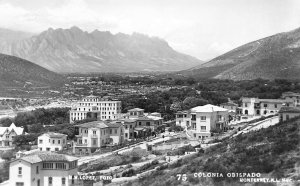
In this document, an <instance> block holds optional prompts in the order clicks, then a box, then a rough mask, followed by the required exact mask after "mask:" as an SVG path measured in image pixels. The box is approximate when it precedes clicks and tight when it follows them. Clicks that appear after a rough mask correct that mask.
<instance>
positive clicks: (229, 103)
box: [220, 102, 238, 106]
mask: <svg viewBox="0 0 300 186" xmlns="http://www.w3.org/2000/svg"><path fill="white" fill-rule="evenodd" d="M220 105H221V106H222V105H224V106H238V104H236V103H232V102H227V103H221V104H220Z"/></svg>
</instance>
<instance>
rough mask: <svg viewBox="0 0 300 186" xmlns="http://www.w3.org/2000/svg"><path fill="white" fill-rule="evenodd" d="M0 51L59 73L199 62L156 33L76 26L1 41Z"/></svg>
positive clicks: (163, 67) (153, 68)
mask: <svg viewBox="0 0 300 186" xmlns="http://www.w3.org/2000/svg"><path fill="white" fill-rule="evenodd" d="M0 52H2V53H5V54H9V55H13V56H18V57H21V58H24V59H27V60H30V61H32V62H34V63H36V64H38V65H40V66H42V67H44V68H47V69H49V70H51V71H54V72H60V73H63V72H69V73H70V72H81V73H89V72H136V71H176V70H184V69H187V68H191V67H193V66H195V65H198V64H201V63H202V61H200V60H198V59H196V58H194V57H191V56H188V55H185V54H181V53H178V52H176V51H175V50H173V49H172V48H171V47H170V46H169V45H168V43H167V42H166V41H164V40H162V39H159V38H156V37H148V36H146V35H142V34H137V33H134V34H132V35H127V34H122V33H118V34H116V35H113V34H111V33H110V32H101V31H98V30H95V31H93V32H91V33H88V32H85V31H82V30H81V29H79V28H78V27H72V28H70V29H55V30H54V29H51V28H50V29H48V30H47V31H44V32H42V33H41V34H39V35H36V36H33V37H31V38H28V39H24V40H22V41H19V42H14V43H12V44H8V43H4V44H1V43H0Z"/></svg>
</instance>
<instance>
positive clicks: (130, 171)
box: [122, 169, 135, 177]
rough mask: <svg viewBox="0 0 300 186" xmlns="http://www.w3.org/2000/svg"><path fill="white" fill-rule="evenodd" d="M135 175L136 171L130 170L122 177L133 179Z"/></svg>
mask: <svg viewBox="0 0 300 186" xmlns="http://www.w3.org/2000/svg"><path fill="white" fill-rule="evenodd" d="M133 175H135V171H134V170H133V169H129V170H127V171H124V172H123V173H122V177H131V176H133Z"/></svg>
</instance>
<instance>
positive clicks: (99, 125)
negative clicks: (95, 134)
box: [76, 121, 108, 128]
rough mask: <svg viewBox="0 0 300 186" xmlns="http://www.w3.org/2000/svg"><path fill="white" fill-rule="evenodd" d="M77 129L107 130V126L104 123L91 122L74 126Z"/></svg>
mask: <svg viewBox="0 0 300 186" xmlns="http://www.w3.org/2000/svg"><path fill="white" fill-rule="evenodd" d="M76 126H77V127H83V128H107V127H108V126H107V125H106V124H105V123H104V121H92V122H88V123H83V124H79V125H76Z"/></svg>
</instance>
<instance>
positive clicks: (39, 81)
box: [0, 54, 63, 88]
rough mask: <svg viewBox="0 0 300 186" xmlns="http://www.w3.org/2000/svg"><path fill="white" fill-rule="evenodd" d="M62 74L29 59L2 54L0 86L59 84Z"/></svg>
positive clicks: (0, 55)
mask: <svg viewBox="0 0 300 186" xmlns="http://www.w3.org/2000/svg"><path fill="white" fill-rule="evenodd" d="M62 80H63V78H62V76H60V75H58V74H56V73H54V72H51V71H49V70H46V69H44V68H42V67H40V66H38V65H36V64H34V63H31V62H29V61H27V60H24V59H21V58H18V57H14V56H9V55H5V54H0V87H2V88H8V87H24V86H25V85H26V86H34V87H35V86H37V87H45V86H47V87H48V86H57V85H60V84H61V83H62Z"/></svg>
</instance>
